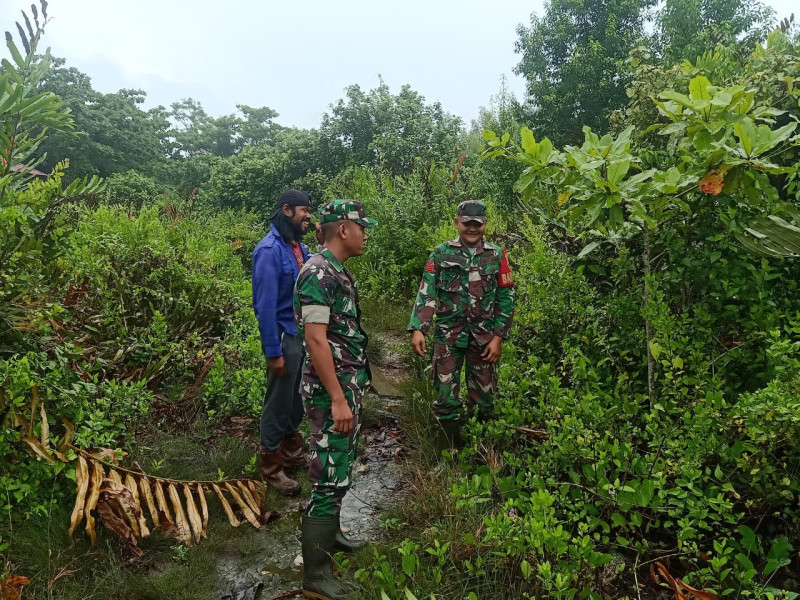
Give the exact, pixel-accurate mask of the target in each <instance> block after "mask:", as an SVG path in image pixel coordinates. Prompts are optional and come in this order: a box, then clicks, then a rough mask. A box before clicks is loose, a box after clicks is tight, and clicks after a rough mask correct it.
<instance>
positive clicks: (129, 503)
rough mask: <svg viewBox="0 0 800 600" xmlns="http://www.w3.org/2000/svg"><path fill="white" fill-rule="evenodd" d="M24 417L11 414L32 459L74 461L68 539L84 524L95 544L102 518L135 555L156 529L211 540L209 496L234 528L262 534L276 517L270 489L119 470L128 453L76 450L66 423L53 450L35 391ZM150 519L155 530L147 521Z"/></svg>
mask: <svg viewBox="0 0 800 600" xmlns="http://www.w3.org/2000/svg"><path fill="white" fill-rule="evenodd" d="M25 412H26V414H30V415H31V417H30V420H29V419H28V418H26V417H25V415H24V414H23V413H22V412H21V411H20V410H18V409H17V408H13V409H12V413H11V414H12V415H13V422H14V426H15V427H17V428H18V429H19V430H20V438H21V440H22V441H23V442H25V443H26V444H27V446H28V450H29V452H30V453H31V455H32V456H34V457H35V458H37V459H38V460H47V461H49V462H53V463H55V462H58V461H61V462H70V461H69V459H68V458H67V454H66V453H67V450H70V451H72V452H74V455H75V456H76V459H75V460H74V462H75V481H76V488H75V489H76V491H75V505H74V507H73V509H72V514H71V515H70V522H69V535H70V536H72V534H73V533H74V532H75V530H76V529H77V527H78V526H79V525H80V524H81V523H82V522H83V521H84V520H85V522H86V523H85V530H86V534H87V535H88V536H89V538H90V539H91V540H92V543H94V542H95V540H96V538H97V533H96V530H95V523H96V521H95V518H96V517H97V516H99V517H100V519H101V522H102V523H103V525H105V527H106V528H107V529H109V530H110V531H112V532H114V533H115V534H116V535H117V536H118V537H119V538H120V539H121V540H122V541H123V542H124V543H125V544H126V545H127V546H128V547H129V549H130V550H131V551H132V552H133V553H134V554H136V555H137V556H140V555H141V550H140V549H139V548H138V546H137V540H138V539H139V538H145V537H147V536H149V535H150V532H151V531H152V530H156V529H160V530H161V531H163V532H164V533H165V534H167V535H169V536H172V537H174V538H176V539H177V540H178V541H180V542H181V543H183V544H186V545H190V544H192V543H199V542H200V540H201V539H203V538H208V518H209V513H208V503H207V502H206V494H207V493H211V492H213V493H214V494H215V495H216V497H217V498H218V499H219V501H220V504H221V505H222V508H223V510H224V511H225V515H226V516H227V517H228V521H229V522H230V524H231V525H232V526H233V527H238V526H239V525H240V524H241V523H242V522H243V521H247V522H248V523H250V524H251V525H252V526H253V527H255V528H256V529H258V528H260V527H261V526H262V525H264V524H266V523H268V522H271V521H272V520H273V519H274V518H275V517H276V515H277V513H275V512H273V511H265V510H264V508H265V501H266V494H267V489H266V487H265V486H264V484H263V483H262V482H260V481H254V480H252V479H231V480H226V481H178V480H175V479H166V478H163V477H153V476H150V475H147V474H146V473H144V472H143V471H141V470H138V471H134V470H131V469H126V468H123V467H122V466H120V465H119V460H118V456H119V455H120V454H121V455H123V456H124V453H120V452H118V451H114V450H111V449H108V448H99V449H93V450H83V449H81V448H77V447H75V446H72V445H71V443H70V442H71V440H72V434H73V432H74V429H75V427H74V425H73V424H72V423H71V422H70V421H69V420H67V419H63V418H62V419H61V420H62V422H63V423H64V428H65V434H64V436H63V438H62V440H61V443H60V444H59V446H58V449H57V450H54V449H52V448H50V442H51V439H50V428H49V426H48V425H47V412H46V411H45V407H44V404H43V403H41V402H40V399H39V394H38V390H37V389H36V388H35V387H34V388H33V397H32V399H31V403H30V406H27V407H25ZM37 413H38V415H39V416H40V418H41V424H39V428H38V431H39V435H38V437H37V436H36V435H35V433H36V423H35V422H34V421H35V417H36V416H37ZM181 492H182V493H181ZM195 495H196V496H197V499H195ZM198 501H199V508H198ZM148 516H149V517H150V520H151V522H152V527H151V526H150V525H149V524H148V522H147V517H148Z"/></svg>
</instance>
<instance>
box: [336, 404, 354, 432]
mask: <svg viewBox="0 0 800 600" xmlns="http://www.w3.org/2000/svg"><path fill="white" fill-rule="evenodd" d="M331 417H333V430H334V431H335V432H336V433H341V434H342V435H347V434H348V433H350V431H351V430H352V429H353V411H352V410H350V407H349V406H348V404H347V400H346V399H345V397H344V395H342V396H340V397H339V398H336V399H331Z"/></svg>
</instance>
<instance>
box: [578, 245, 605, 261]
mask: <svg viewBox="0 0 800 600" xmlns="http://www.w3.org/2000/svg"><path fill="white" fill-rule="evenodd" d="M599 245H600V242H589V243H588V244H586V245H585V246H584V247H583V250H581V251H580V252H579V253H578V256H577V257H576V258H577V259H581V258H583V257H584V256H588V255H589V253H590V252H591V251H592V250H594V249H595V248H597V247H598V246H599Z"/></svg>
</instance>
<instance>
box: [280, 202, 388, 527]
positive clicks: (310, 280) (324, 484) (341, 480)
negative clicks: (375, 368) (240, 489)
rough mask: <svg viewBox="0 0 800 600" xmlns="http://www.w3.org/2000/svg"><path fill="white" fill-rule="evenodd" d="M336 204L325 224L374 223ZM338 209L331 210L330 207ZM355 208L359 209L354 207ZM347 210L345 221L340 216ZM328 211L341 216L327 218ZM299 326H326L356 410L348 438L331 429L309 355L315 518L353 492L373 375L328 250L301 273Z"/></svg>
mask: <svg viewBox="0 0 800 600" xmlns="http://www.w3.org/2000/svg"><path fill="white" fill-rule="evenodd" d="M342 202H345V201H340V200H337V201H334V202H331V203H329V204H328V205H326V206H325V207H323V209H322V210H321V214H320V220H321V222H322V223H326V222H330V221H336V220H340V219H342V218H349V219H351V220H353V221H356V222H357V223H359V224H361V225H364V226H365V227H372V226H373V225H374V224H376V221H374V220H373V219H367V218H366V217H365V216H364V214H363V206H362V205H361V204H360V203H356V202H354V201H347V202H346V204H338V205H337V204H336V203H342ZM331 205H334V207H333V208H330V207H331ZM353 205H357V206H356V207H355V208H354V207H353ZM358 207H360V209H359V210H360V212H356V214H355V215H353V214H350V212H352V211H349V212H347V213H345V214H346V215H347V216H345V217H342V214H341V211H342V210H344V209H347V208H353V209H354V210H355V209H357V208H358ZM330 210H334V211H340V212H339V213H334V214H333V216H331V214H330V213H329V211H330ZM294 311H295V322H296V323H297V326H298V330H299V331H300V335H301V336H304V335H305V327H304V325H305V324H306V323H327V325H328V329H327V335H328V343H329V344H330V348H331V354H332V355H333V363H334V367H335V369H336V374H337V376H338V379H339V385H341V387H342V391H343V392H344V395H345V398H346V400H347V404H348V406H349V407H350V410H351V411H353V429H352V430H351V431H350V433H349V434H348V435H342V434H341V433H337V432H336V431H334V430H333V418H332V416H331V397H330V395H329V394H328V392H327V390H326V389H325V387H324V386H323V385H322V383H321V382H320V379H319V377H318V376H317V373H316V371H315V370H314V365H313V364H312V362H311V360H310V357H309V356H308V353H306V359H305V364H304V366H303V374H302V384H301V386H300V393H301V396H302V397H303V401H304V403H305V407H306V414H308V419H309V424H310V426H311V442H310V444H309V447H310V449H311V460H310V465H309V473H308V474H309V480H310V481H311V485H312V492H311V503H310V504H309V507H308V510H307V514H308V515H311V516H313V517H321V516H326V515H338V514H339V511H340V509H341V505H342V498H344V495H345V493H346V492H347V490H348V489H349V488H350V472H351V467H352V464H353V461H354V460H355V457H356V449H357V447H358V433H359V430H360V428H361V406H362V400H363V397H364V392H365V391H366V389H367V387H368V386H369V383H370V378H371V373H370V368H369V361H368V359H367V353H366V347H367V334H366V333H364V330H363V329H362V328H361V308H360V306H359V300H358V291H357V289H356V284H355V280H354V279H353V276H352V275H351V274H350V272H349V271H348V270H347V269H346V268H345V267H344V265H342V263H340V262H339V261H338V260H337V259H336V257H335V256H334V255H333V254H332V253H331V252H330V250H328V249H323V250H322V251H321V252H320V253H319V254H315V255H314V256H312V257H311V258H310V259H309V260H308V262H307V263H306V264H305V266H304V267H303V269H302V270H301V271H300V275H299V277H298V278H297V284H296V285H295V293H294Z"/></svg>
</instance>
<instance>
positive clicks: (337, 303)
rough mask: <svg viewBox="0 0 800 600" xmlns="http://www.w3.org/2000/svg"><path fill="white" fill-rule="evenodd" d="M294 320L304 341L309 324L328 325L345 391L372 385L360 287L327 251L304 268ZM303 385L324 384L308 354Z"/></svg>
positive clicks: (297, 293)
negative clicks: (362, 323)
mask: <svg viewBox="0 0 800 600" xmlns="http://www.w3.org/2000/svg"><path fill="white" fill-rule="evenodd" d="M294 318H295V323H297V329H298V332H299V335H300V336H301V337H303V338H304V339H305V324H306V323H327V324H328V343H329V344H330V347H331V354H332V355H333V364H334V367H335V369H336V374H337V376H338V378H339V384H340V385H341V386H342V390H356V389H364V388H366V387H367V386H368V385H369V381H370V378H371V377H370V375H371V374H370V369H369V361H368V359H367V334H366V333H364V330H363V329H362V328H361V307H360V305H359V301H358V290H357V289H356V283H355V280H354V279H353V276H352V275H350V272H349V271H348V270H347V269H346V268H345V267H344V265H342V263H340V262H339V261H338V260H337V258H336V257H335V256H334V255H333V254H332V253H331V252H330V250H327V249H323V250H322V252H320V253H319V254H315V255H314V256H312V257H311V258H310V259H308V262H306V264H305V265H303V268H302V269H301V271H300V275H299V276H298V277H297V283H296V284H295V287H294ZM303 381H304V382H305V383H311V384H320V380H319V377H318V376H317V373H316V371H314V365H313V364H312V363H311V359H310V358H309V356H308V353H306V358H305V363H304V365H303Z"/></svg>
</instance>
